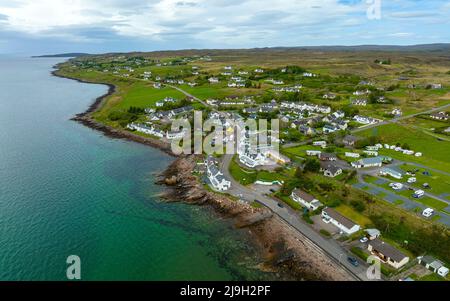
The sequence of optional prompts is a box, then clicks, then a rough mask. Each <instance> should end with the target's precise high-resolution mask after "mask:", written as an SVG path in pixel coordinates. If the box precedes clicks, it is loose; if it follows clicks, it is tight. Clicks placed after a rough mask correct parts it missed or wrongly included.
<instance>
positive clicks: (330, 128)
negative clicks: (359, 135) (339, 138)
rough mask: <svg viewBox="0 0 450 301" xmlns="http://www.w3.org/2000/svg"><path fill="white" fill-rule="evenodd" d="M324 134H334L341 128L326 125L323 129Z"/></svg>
mask: <svg viewBox="0 0 450 301" xmlns="http://www.w3.org/2000/svg"><path fill="white" fill-rule="evenodd" d="M322 131H323V133H324V134H331V133H334V132H337V131H339V128H338V127H337V126H335V125H331V124H326V125H325V126H324V127H323V129H322Z"/></svg>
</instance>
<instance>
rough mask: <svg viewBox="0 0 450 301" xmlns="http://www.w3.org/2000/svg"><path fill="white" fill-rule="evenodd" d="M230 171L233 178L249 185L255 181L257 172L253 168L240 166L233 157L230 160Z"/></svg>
mask: <svg viewBox="0 0 450 301" xmlns="http://www.w3.org/2000/svg"><path fill="white" fill-rule="evenodd" d="M230 173H231V176H232V177H233V179H235V180H236V181H239V183H241V184H242V185H250V184H253V183H255V181H256V176H257V175H258V173H257V172H256V171H254V170H248V169H244V168H242V167H241V166H240V165H239V164H238V163H236V161H235V159H233V160H231V164H230Z"/></svg>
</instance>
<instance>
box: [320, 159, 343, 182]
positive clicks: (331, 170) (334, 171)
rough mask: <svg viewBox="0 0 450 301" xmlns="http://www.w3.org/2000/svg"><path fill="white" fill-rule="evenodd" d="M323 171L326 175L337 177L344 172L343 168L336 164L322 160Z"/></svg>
mask: <svg viewBox="0 0 450 301" xmlns="http://www.w3.org/2000/svg"><path fill="white" fill-rule="evenodd" d="M320 165H321V169H320V170H321V171H322V172H323V175H324V176H325V177H330V178H335V177H337V176H338V175H340V174H342V168H340V167H339V166H336V165H334V164H332V163H328V162H321V164H320Z"/></svg>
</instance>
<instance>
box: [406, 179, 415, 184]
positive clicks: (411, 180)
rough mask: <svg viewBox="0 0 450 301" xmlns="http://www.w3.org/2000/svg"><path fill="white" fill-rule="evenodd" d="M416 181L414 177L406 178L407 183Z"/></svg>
mask: <svg viewBox="0 0 450 301" xmlns="http://www.w3.org/2000/svg"><path fill="white" fill-rule="evenodd" d="M416 182H417V179H416V178H409V179H408V183H410V184H411V183H416Z"/></svg>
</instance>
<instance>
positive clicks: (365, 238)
mask: <svg viewBox="0 0 450 301" xmlns="http://www.w3.org/2000/svg"><path fill="white" fill-rule="evenodd" d="M368 240H369V239H368V238H367V237H365V236H364V237H361V239H360V240H359V241H360V242H362V243H365V242H367V241H368Z"/></svg>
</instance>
